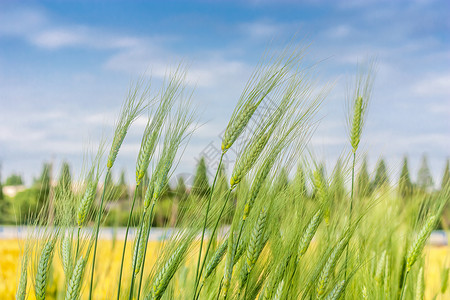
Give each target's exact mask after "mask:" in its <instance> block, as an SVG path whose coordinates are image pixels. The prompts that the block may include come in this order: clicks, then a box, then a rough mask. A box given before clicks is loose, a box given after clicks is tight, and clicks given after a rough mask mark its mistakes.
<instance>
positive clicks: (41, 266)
mask: <svg viewBox="0 0 450 300" xmlns="http://www.w3.org/2000/svg"><path fill="white" fill-rule="evenodd" d="M55 243H56V237H53V238H52V239H50V240H49V241H47V242H46V243H45V245H44V247H43V249H42V252H41V256H40V258H39V263H38V268H37V272H36V284H35V287H34V289H35V293H36V299H37V300H44V299H45V290H46V288H47V283H48V273H49V271H50V270H49V269H50V265H51V263H52V259H53V249H54V248H55Z"/></svg>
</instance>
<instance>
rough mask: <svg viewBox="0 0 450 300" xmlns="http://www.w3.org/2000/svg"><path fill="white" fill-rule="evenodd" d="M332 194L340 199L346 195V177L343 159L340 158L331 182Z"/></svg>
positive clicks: (336, 198)
mask: <svg viewBox="0 0 450 300" xmlns="http://www.w3.org/2000/svg"><path fill="white" fill-rule="evenodd" d="M331 188H332V195H333V196H334V199H335V200H337V201H339V200H342V199H343V198H344V196H345V179H344V176H343V168H342V161H341V159H339V160H338V161H337V163H336V167H335V168H334V171H333V179H332V182H331Z"/></svg>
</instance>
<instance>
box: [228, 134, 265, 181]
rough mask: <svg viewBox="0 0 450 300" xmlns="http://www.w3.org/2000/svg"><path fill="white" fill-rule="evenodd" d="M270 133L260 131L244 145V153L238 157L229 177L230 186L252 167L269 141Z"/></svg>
mask: <svg viewBox="0 0 450 300" xmlns="http://www.w3.org/2000/svg"><path fill="white" fill-rule="evenodd" d="M270 133H271V132H264V131H261V134H260V135H255V137H254V138H253V140H252V141H251V142H250V143H249V144H248V145H247V146H246V147H245V149H244V153H243V154H242V155H241V156H240V157H239V159H238V161H237V162H236V164H235V166H234V168H233V172H232V175H231V179H230V186H231V188H233V187H235V186H236V185H237V184H238V183H239V182H240V181H241V180H242V178H243V177H244V176H245V175H246V174H247V173H248V171H249V170H250V169H251V168H252V167H253V165H254V164H255V162H256V160H257V159H258V157H259V156H260V154H261V152H262V150H263V149H264V147H265V146H266V144H267V142H268V141H269V138H270Z"/></svg>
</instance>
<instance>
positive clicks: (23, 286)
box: [16, 251, 28, 300]
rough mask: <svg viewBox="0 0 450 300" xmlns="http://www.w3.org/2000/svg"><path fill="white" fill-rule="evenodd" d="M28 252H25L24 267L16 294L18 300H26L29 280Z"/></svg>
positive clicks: (22, 267)
mask: <svg viewBox="0 0 450 300" xmlns="http://www.w3.org/2000/svg"><path fill="white" fill-rule="evenodd" d="M27 270H28V251H25V252H24V255H23V257H22V265H21V267H20V279H19V285H18V287H17V292H16V300H25V298H26V294H27V279H28V272H27Z"/></svg>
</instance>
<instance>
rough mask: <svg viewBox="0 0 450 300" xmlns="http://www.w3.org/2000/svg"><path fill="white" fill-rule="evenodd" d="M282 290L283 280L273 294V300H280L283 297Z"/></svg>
mask: <svg viewBox="0 0 450 300" xmlns="http://www.w3.org/2000/svg"><path fill="white" fill-rule="evenodd" d="M283 288H284V280H282V281H281V282H280V283H279V284H278V287H277V290H276V292H275V295H273V298H272V299H273V300H281V297H282V296H283Z"/></svg>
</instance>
